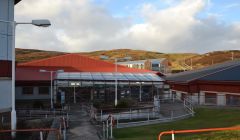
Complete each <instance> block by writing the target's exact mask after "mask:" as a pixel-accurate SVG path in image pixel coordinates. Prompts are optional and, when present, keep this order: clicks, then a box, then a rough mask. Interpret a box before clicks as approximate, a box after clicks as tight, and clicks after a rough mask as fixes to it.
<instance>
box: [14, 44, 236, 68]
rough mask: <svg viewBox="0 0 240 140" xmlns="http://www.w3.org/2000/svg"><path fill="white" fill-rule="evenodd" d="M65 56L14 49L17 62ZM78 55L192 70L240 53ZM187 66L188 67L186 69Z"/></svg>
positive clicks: (123, 51)
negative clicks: (151, 61) (148, 61)
mask: <svg viewBox="0 0 240 140" xmlns="http://www.w3.org/2000/svg"><path fill="white" fill-rule="evenodd" d="M62 54H66V53H64V52H56V51H44V50H32V49H18V48H17V49H16V59H17V62H19V63H21V62H27V61H31V60H37V59H42V58H48V57H52V56H57V55H62ZM79 54H83V55H87V56H89V57H92V58H95V59H99V56H100V55H106V56H108V57H109V58H110V60H109V61H113V58H117V57H125V56H131V57H132V60H141V59H156V58H167V59H168V60H169V61H170V63H171V66H172V69H173V70H182V69H190V66H191V63H192V67H193V69H198V68H202V67H206V66H209V65H212V64H216V63H221V62H224V61H228V60H231V59H232V57H234V59H239V58H240V51H238V50H231V51H216V52H209V53H206V54H194V53H169V54H166V53H160V52H151V51H143V50H131V49H117V50H106V51H105V50H102V51H94V52H81V53H79ZM187 65H188V67H186V66H187Z"/></svg>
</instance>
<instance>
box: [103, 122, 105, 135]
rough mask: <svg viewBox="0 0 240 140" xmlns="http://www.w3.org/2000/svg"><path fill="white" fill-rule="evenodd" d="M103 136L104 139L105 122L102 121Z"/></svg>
mask: <svg viewBox="0 0 240 140" xmlns="http://www.w3.org/2000/svg"><path fill="white" fill-rule="evenodd" d="M103 138H104V139H105V123H104V122H103Z"/></svg>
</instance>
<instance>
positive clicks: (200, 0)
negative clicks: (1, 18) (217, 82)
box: [15, 0, 240, 53]
mask: <svg viewBox="0 0 240 140" xmlns="http://www.w3.org/2000/svg"><path fill="white" fill-rule="evenodd" d="M32 19H49V20H50V21H51V23H52V26H50V27H49V28H39V27H34V26H30V25H19V26H18V27H17V32H16V36H17V37H16V47H17V48H27V49H42V50H52V51H63V52H88V51H97V50H111V49H138V50H147V51H157V52H163V53H180V52H184V53H187V52H188V53H206V52H210V51H219V50H240V1H239V0H51V1H50V0H37V1H36V0H23V1H21V2H20V3H19V4H17V5H16V6H15V20H16V21H18V22H20V21H21V22H23V21H31V20H32Z"/></svg>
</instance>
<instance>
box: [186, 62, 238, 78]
mask: <svg viewBox="0 0 240 140" xmlns="http://www.w3.org/2000/svg"><path fill="white" fill-rule="evenodd" d="M237 66H240V64H235V65H230V66H227V67H225V68H223V69H220V70H217V71H214V72H211V73H209V74H205V75H203V76H199V77H197V78H193V79H191V80H188V81H187V82H191V81H193V80H197V79H200V78H204V77H206V76H210V75H213V74H216V73H219V72H222V71H225V70H228V69H232V68H235V67H237Z"/></svg>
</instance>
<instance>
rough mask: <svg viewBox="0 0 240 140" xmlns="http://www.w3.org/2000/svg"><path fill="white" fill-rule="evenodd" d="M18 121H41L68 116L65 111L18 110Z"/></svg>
mask: <svg viewBox="0 0 240 140" xmlns="http://www.w3.org/2000/svg"><path fill="white" fill-rule="evenodd" d="M16 111H17V115H18V119H39V118H51V117H56V116H68V112H67V111H65V110H52V111H51V110H39V109H31V110H30V109H18V110H16Z"/></svg>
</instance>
